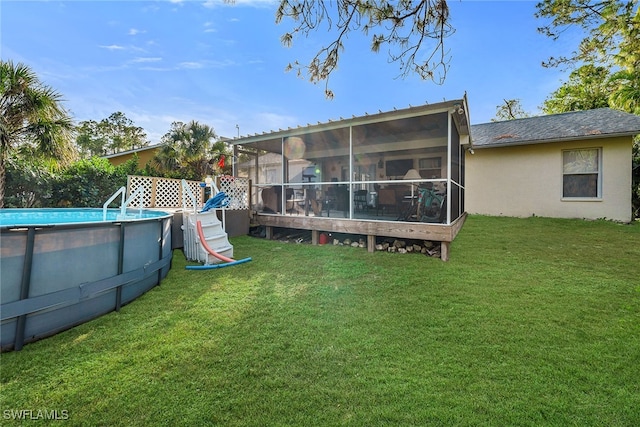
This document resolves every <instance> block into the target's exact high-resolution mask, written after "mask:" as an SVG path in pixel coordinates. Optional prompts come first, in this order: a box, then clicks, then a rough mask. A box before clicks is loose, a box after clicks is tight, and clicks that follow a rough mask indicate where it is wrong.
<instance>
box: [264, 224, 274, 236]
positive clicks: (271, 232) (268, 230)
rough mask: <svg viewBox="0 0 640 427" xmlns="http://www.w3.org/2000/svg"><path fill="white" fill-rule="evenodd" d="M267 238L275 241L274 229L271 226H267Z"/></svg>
mask: <svg viewBox="0 0 640 427" xmlns="http://www.w3.org/2000/svg"><path fill="white" fill-rule="evenodd" d="M264 231H265V238H266V239H267V240H271V239H273V227H272V226H270V225H267V226H265V230H264Z"/></svg>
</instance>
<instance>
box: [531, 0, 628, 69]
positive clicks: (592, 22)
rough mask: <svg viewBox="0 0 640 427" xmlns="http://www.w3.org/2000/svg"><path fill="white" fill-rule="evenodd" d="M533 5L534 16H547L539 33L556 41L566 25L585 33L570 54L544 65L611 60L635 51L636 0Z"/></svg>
mask: <svg viewBox="0 0 640 427" xmlns="http://www.w3.org/2000/svg"><path fill="white" fill-rule="evenodd" d="M536 7H537V9H538V12H537V13H536V17H538V18H550V19H551V21H550V23H548V24H547V25H544V26H542V27H540V28H538V31H540V32H541V33H542V34H545V35H547V36H549V37H551V38H553V39H554V40H557V39H559V38H560V36H561V35H562V34H563V33H564V32H565V31H566V30H567V29H569V28H580V29H582V30H583V31H584V32H586V33H587V34H586V36H585V38H584V39H583V40H582V41H581V42H580V44H579V46H578V47H577V49H576V50H575V51H573V52H572V54H571V55H570V56H562V57H559V58H554V57H551V58H549V60H548V61H547V62H545V63H544V65H545V66H549V67H556V66H559V65H571V64H575V63H585V64H602V63H611V62H614V61H616V60H618V59H620V58H622V57H624V56H625V55H627V54H631V53H632V52H638V50H639V49H638V48H639V47H640V41H638V38H637V35H638V33H637V31H638V28H637V23H638V16H637V12H638V8H637V0H627V1H622V0H543V1H541V2H540V3H538V4H537V5H536ZM634 26H635V28H634Z"/></svg>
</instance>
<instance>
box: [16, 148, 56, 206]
mask: <svg viewBox="0 0 640 427" xmlns="http://www.w3.org/2000/svg"><path fill="white" fill-rule="evenodd" d="M6 174H7V175H6V177H7V182H6V189H5V198H4V205H5V206H4V207H6V208H42V207H47V206H49V203H50V200H51V194H52V185H53V182H54V180H55V174H54V173H53V171H52V170H51V167H50V165H49V164H47V163H46V162H43V161H37V160H34V159H29V158H25V157H18V156H16V155H15V154H14V155H13V156H11V157H10V158H9V159H7V162H6Z"/></svg>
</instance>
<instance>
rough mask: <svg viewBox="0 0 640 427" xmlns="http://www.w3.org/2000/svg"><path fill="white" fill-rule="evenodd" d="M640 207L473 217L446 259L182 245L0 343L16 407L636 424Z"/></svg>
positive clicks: (247, 243)
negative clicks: (134, 288)
mask: <svg viewBox="0 0 640 427" xmlns="http://www.w3.org/2000/svg"><path fill="white" fill-rule="evenodd" d="M639 225H640V224H634V225H620V224H614V223H610V222H605V221H580V220H557V219H546V218H527V219H515V218H490V217H480V216H470V217H469V218H468V219H467V222H466V223H465V225H464V227H463V228H462V230H461V232H460V234H459V235H458V237H457V238H456V240H455V241H454V242H453V244H452V247H451V259H450V261H449V262H447V263H444V262H441V261H439V260H437V259H430V258H426V257H424V256H420V255H415V254H412V255H409V254H407V255H399V254H390V253H386V252H384V253H383V252H376V253H373V254H371V253H367V252H366V250H363V249H353V248H351V247H347V246H333V245H325V246H311V245H297V244H287V243H281V242H279V241H268V240H264V239H255V238H250V237H247V236H243V237H239V238H234V239H232V243H233V244H234V253H235V254H236V256H237V257H238V258H243V257H246V256H251V257H252V258H253V261H252V262H250V263H247V264H242V265H240V266H235V267H230V268H224V269H220V270H215V271H200V272H197V271H188V270H185V269H184V266H185V264H186V262H185V259H184V256H183V255H182V253H181V252H180V251H175V252H174V258H173V266H172V269H171V271H170V272H169V275H168V276H167V278H166V279H165V280H163V282H162V285H161V286H158V287H156V288H154V289H153V290H151V291H149V292H148V293H146V294H145V295H144V296H142V297H140V298H139V299H137V300H136V301H134V302H132V303H131V304H128V305H127V306H125V307H123V308H122V309H121V310H120V312H118V313H110V314H108V315H105V316H103V317H101V318H99V319H96V320H94V321H91V322H89V323H86V324H83V325H80V326H78V327H76V328H74V329H72V330H69V331H66V332H63V333H60V334H58V335H56V336H53V337H50V338H46V339H44V340H42V341H39V342H36V343H33V344H28V345H27V346H25V347H24V349H23V350H22V351H21V352H12V353H4V354H2V355H0V357H1V362H2V370H1V371H0V384H1V385H0V387H1V388H0V393H1V395H2V398H3V399H2V400H3V405H4V408H5V409H14V408H15V409H20V408H33V409H49V410H52V409H59V410H62V409H66V410H67V411H68V414H69V422H70V424H71V425H87V426H89V425H109V426H152V425H176V426H187V425H193V426H195V425H198V426H201V425H224V426H311V425H313V426H315V425H320V426H338V425H354V426H378V425H390V426H393V425H398V426H428V425H434V426H448V425H464V426H516V425H517V426H541V425H544V426H567V425H573V426H596V425H606V426H632V425H636V424H637V421H638V420H639V419H640V405H638V355H639V354H640V340H638V334H639V333H640V329H639V326H638V325H639V324H640V288H639V287H638V280H637V279H638V277H639V276H640V265H639V264H638V262H637V260H638V258H639V257H640V227H639ZM603 254H606V256H605V257H603ZM5 423H6V425H11V424H10V423H11V422H10V421H9V420H7V421H5ZM18 424H19V422H17V423H16V425H18Z"/></svg>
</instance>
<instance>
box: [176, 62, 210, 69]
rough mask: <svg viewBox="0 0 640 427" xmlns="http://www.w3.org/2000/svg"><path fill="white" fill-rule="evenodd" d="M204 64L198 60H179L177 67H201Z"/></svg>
mask: <svg viewBox="0 0 640 427" xmlns="http://www.w3.org/2000/svg"><path fill="white" fill-rule="evenodd" d="M203 67H204V65H202V63H200V62H188V61H187V62H181V63H179V64H178V68H188V69H192V70H193V69H197V68H203Z"/></svg>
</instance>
